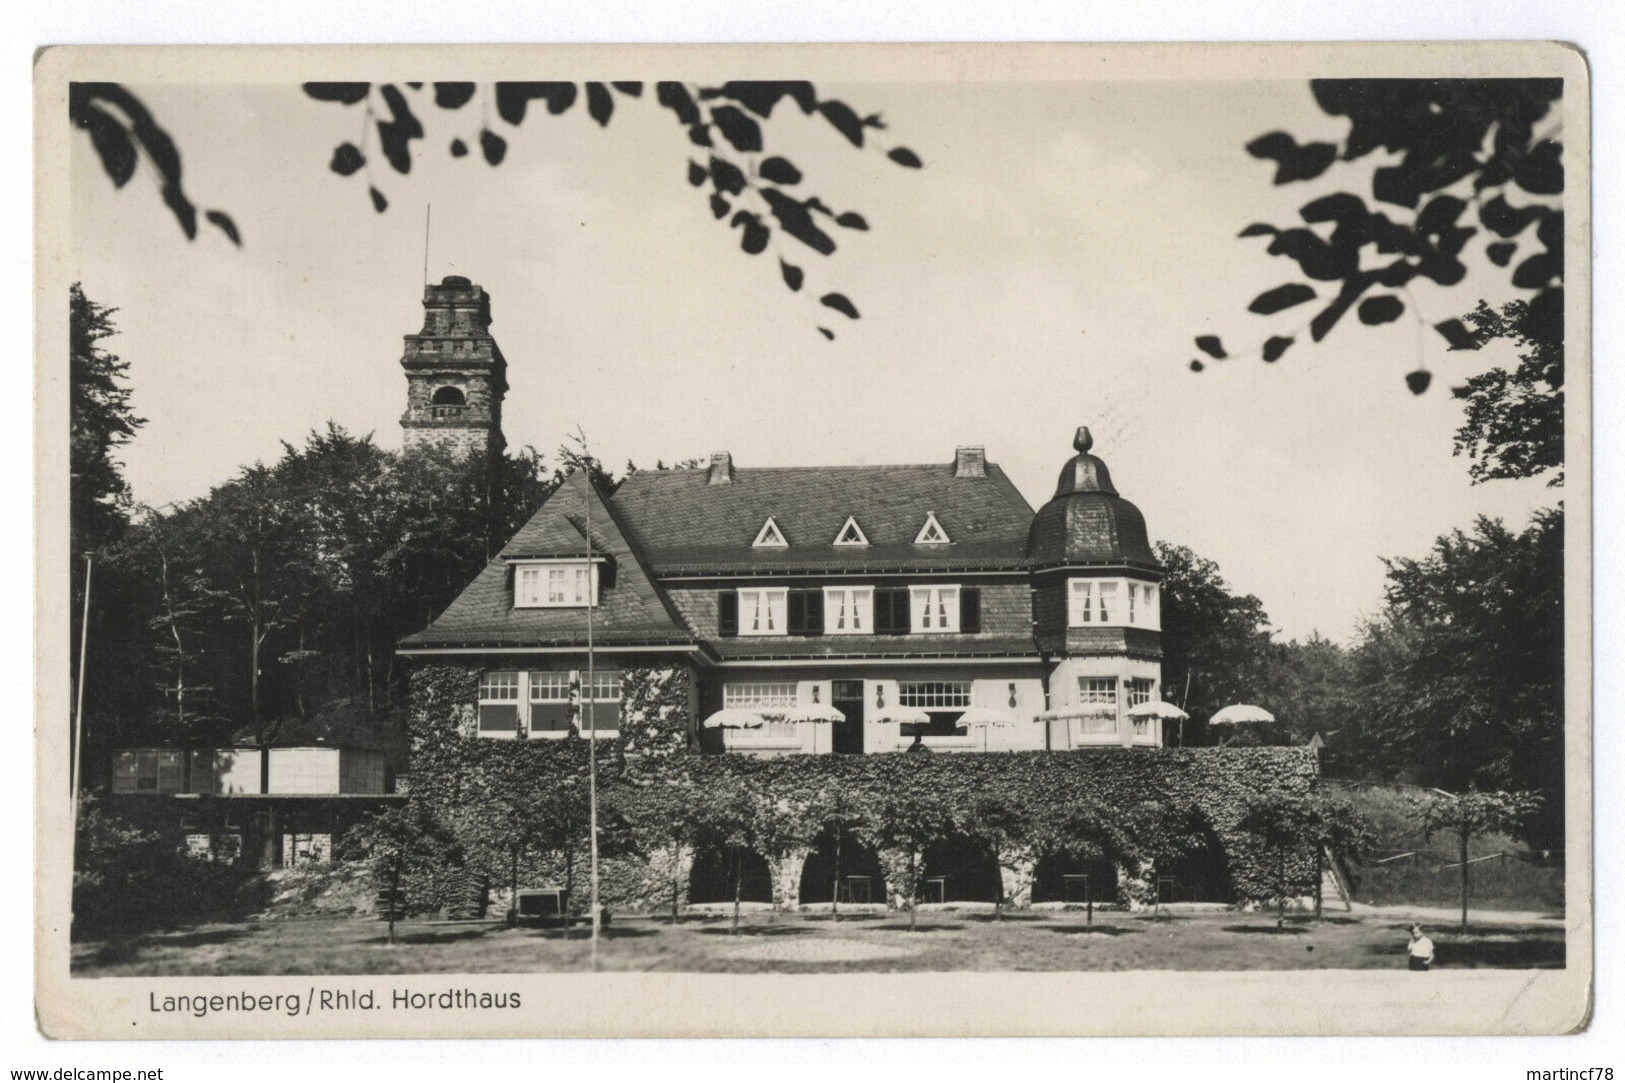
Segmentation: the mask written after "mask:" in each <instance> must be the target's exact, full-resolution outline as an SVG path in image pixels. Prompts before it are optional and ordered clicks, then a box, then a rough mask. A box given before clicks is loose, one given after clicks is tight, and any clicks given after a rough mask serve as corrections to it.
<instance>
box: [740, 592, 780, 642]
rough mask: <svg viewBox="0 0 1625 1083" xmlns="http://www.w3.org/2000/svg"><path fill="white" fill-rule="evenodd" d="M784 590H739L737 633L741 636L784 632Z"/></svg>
mask: <svg viewBox="0 0 1625 1083" xmlns="http://www.w3.org/2000/svg"><path fill="white" fill-rule="evenodd" d="M785 605H786V592H785V591H783V590H742V591H740V592H739V634H740V635H742V636H782V635H784V634H785V630H786V621H785Z"/></svg>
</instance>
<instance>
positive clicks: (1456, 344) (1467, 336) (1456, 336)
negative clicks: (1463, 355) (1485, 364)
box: [1433, 320, 1478, 350]
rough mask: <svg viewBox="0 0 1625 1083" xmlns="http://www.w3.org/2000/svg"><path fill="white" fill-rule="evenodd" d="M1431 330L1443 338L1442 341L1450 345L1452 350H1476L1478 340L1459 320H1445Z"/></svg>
mask: <svg viewBox="0 0 1625 1083" xmlns="http://www.w3.org/2000/svg"><path fill="white" fill-rule="evenodd" d="M1433 329H1434V330H1435V331H1437V332H1439V334H1441V335H1443V336H1444V340H1445V341H1446V342H1448V343H1450V348H1451V349H1452V350H1476V349H1478V340H1477V339H1475V338H1474V337H1473V333H1472V332H1471V331H1469V330H1467V327H1466V325H1465V324H1463V323H1462V322H1461V321H1460V320H1445V321H1444V322H1443V323H1436V324H1434V325H1433Z"/></svg>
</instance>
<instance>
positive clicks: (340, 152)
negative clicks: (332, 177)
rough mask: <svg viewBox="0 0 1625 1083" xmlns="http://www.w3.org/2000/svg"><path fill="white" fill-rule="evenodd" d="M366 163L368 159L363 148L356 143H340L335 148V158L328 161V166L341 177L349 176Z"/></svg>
mask: <svg viewBox="0 0 1625 1083" xmlns="http://www.w3.org/2000/svg"><path fill="white" fill-rule="evenodd" d="M366 164H367V159H366V158H365V157H363V156H362V154H361V148H359V147H357V146H356V145H355V144H354V143H340V144H339V145H338V146H336V147H334V148H333V160H332V161H331V162H329V163H327V168H329V169H331V170H332V171H333V172H335V173H337V174H338V175H339V176H341V177H348V176H349V175H350V174H352V173H354V172H355V171H356V170H358V169H360V168H361V167H362V166H364V165H366Z"/></svg>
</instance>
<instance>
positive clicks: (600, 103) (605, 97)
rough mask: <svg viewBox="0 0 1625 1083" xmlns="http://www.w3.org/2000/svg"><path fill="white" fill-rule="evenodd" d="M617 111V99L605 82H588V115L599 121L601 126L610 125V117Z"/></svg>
mask: <svg viewBox="0 0 1625 1083" xmlns="http://www.w3.org/2000/svg"><path fill="white" fill-rule="evenodd" d="M614 112H615V99H614V98H611V97H610V96H609V89H608V88H607V87H605V86H604V84H603V83H588V84H587V115H588V116H590V117H592V119H594V120H596V121H597V122H598V126H599V127H600V128H607V127H609V118H610V115H611V114H612V113H614Z"/></svg>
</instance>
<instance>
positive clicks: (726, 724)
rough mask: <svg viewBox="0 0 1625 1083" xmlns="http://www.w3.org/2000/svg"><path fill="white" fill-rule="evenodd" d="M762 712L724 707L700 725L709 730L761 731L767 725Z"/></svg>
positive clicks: (707, 717) (708, 716)
mask: <svg viewBox="0 0 1625 1083" xmlns="http://www.w3.org/2000/svg"><path fill="white" fill-rule="evenodd" d="M766 721H767V720H766V719H764V718H763V717H762V712H760V711H751V710H747V709H745V708H744V707H724V708H723V709H722V710H720V711H718V712H716V713H715V714H712V715H707V716H706V719H705V721H704V722H702V723H700V724H701V725H703V726H705V727H706V728H707V729H730V730H751V729H759V728H761V726H762V725H764V724H765V723H766Z"/></svg>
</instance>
